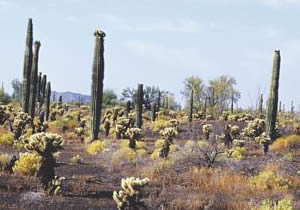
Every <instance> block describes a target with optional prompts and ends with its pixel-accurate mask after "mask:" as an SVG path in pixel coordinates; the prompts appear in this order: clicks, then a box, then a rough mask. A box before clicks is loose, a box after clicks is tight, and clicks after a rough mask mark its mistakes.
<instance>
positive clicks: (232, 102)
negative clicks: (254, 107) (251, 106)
mask: <svg viewBox="0 0 300 210" xmlns="http://www.w3.org/2000/svg"><path fill="white" fill-rule="evenodd" d="M233 105H234V95H233V93H232V94H231V107H230V113H231V114H233Z"/></svg>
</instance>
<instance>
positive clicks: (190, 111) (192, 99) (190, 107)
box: [189, 89, 194, 122]
mask: <svg viewBox="0 0 300 210" xmlns="http://www.w3.org/2000/svg"><path fill="white" fill-rule="evenodd" d="M193 107H194V90H193V89H192V90H191V93H190V106H189V122H192V121H193Z"/></svg>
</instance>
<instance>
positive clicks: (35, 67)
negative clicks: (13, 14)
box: [29, 41, 41, 120]
mask: <svg viewBox="0 0 300 210" xmlns="http://www.w3.org/2000/svg"><path fill="white" fill-rule="evenodd" d="M40 46H41V43H40V42H39V41H36V42H34V54H33V63H32V70H31V82H30V100H29V111H30V116H31V119H32V120H33V119H34V115H35V102H36V93H37V92H36V91H37V83H38V81H37V80H38V65H39V50H40Z"/></svg>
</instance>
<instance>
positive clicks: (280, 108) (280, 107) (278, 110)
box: [278, 101, 281, 112]
mask: <svg viewBox="0 0 300 210" xmlns="http://www.w3.org/2000/svg"><path fill="white" fill-rule="evenodd" d="M278 111H279V112H281V101H279V110H278Z"/></svg>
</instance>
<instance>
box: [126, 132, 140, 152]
mask: <svg viewBox="0 0 300 210" xmlns="http://www.w3.org/2000/svg"><path fill="white" fill-rule="evenodd" d="M125 135H126V138H128V139H129V145H128V146H129V148H131V149H135V144H136V141H139V140H140V139H141V138H142V129H140V128H129V129H127V131H126V133H125Z"/></svg>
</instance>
